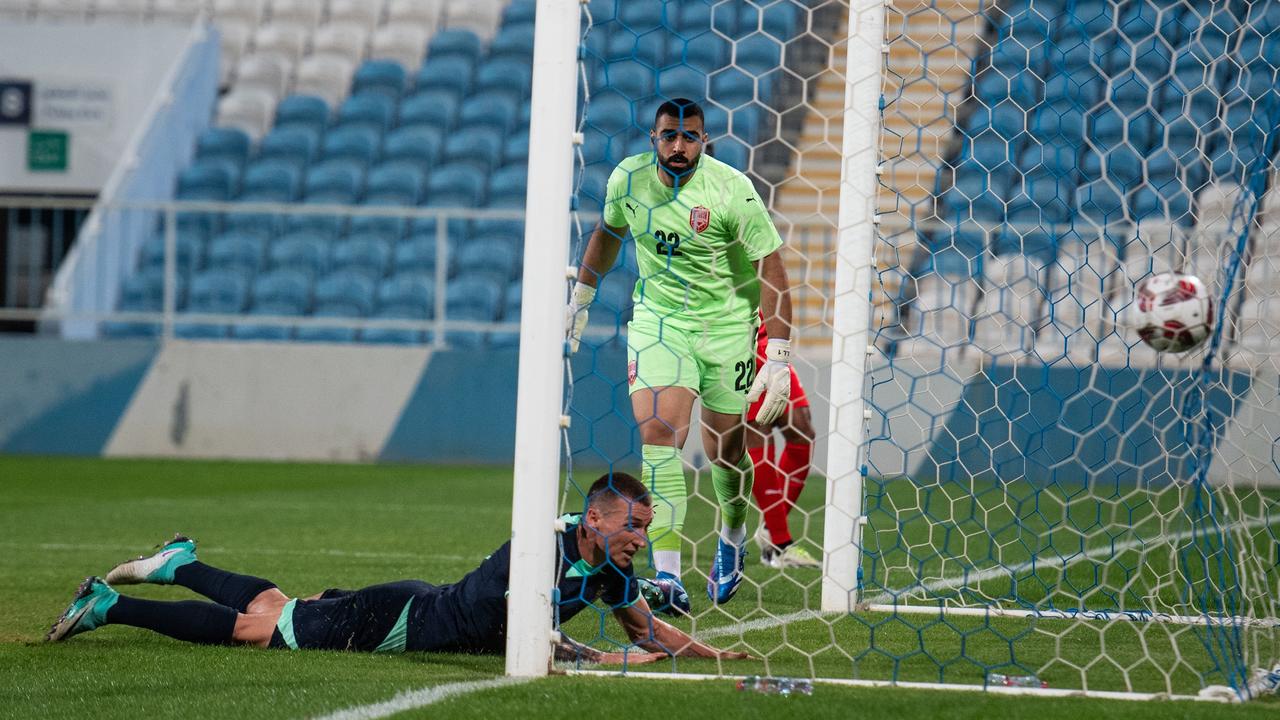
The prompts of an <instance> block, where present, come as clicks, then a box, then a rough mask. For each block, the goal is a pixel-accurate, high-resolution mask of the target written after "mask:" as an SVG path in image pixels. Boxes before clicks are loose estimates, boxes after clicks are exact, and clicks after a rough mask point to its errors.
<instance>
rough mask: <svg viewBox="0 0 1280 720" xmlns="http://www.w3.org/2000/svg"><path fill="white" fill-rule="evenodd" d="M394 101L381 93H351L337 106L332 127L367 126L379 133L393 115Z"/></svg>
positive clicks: (385, 127)
mask: <svg viewBox="0 0 1280 720" xmlns="http://www.w3.org/2000/svg"><path fill="white" fill-rule="evenodd" d="M395 110H396V103H395V101H394V100H392V99H391V98H389V97H387V96H386V95H383V94H381V93H374V92H366V93H363V94H360V95H352V96H351V97H349V98H347V99H346V100H344V101H343V102H342V105H340V106H338V112H337V114H336V115H335V116H334V120H333V122H334V127H335V128H337V129H341V128H347V127H369V128H373V129H375V130H377V132H378V133H379V134H381V133H384V132H386V131H387V128H389V127H390V126H391V120H392V118H394V117H395Z"/></svg>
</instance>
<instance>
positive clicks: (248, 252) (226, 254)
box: [205, 232, 267, 277]
mask: <svg viewBox="0 0 1280 720" xmlns="http://www.w3.org/2000/svg"><path fill="white" fill-rule="evenodd" d="M266 248H267V242H266V239H265V238H264V237H263V236H262V235H261V234H258V233H241V232H228V233H223V234H222V235H219V236H217V237H215V238H213V239H212V240H210V241H209V250H208V260H207V261H206V263H205V268H206V269H208V270H234V271H238V272H240V273H242V274H244V275H246V276H248V277H252V276H253V275H254V274H256V273H257V272H258V271H259V270H261V269H262V267H263V265H264V264H265V261H266Z"/></svg>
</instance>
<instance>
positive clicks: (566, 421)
mask: <svg viewBox="0 0 1280 720" xmlns="http://www.w3.org/2000/svg"><path fill="white" fill-rule="evenodd" d="M572 424H573V419H572V418H570V417H569V416H568V415H561V416H560V427H561V428H562V429H563V428H568V427H569V426H570V425H572Z"/></svg>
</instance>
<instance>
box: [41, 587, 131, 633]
mask: <svg viewBox="0 0 1280 720" xmlns="http://www.w3.org/2000/svg"><path fill="white" fill-rule="evenodd" d="M119 597H120V593H118V592H116V591H115V590H112V589H111V587H110V586H108V585H107V584H106V583H104V582H103V581H102V578H100V577H89V578H85V580H84V582H82V583H80V587H79V588H77V589H76V596H75V597H74V598H72V599H71V604H70V605H68V606H67V609H66V610H65V611H64V612H63V613H62V615H61V616H60V617H59V618H58V621H57V622H56V623H54V624H53V627H51V628H49V634H48V635H45V636H44V639H45V641H46V642H59V641H61V640H66V639H67V638H69V637H71V636H72V635H79V634H80V633H82V632H89V631H90V630H96V629H97V628H100V627H102V626H103V625H106V624H107V611H108V610H110V609H111V606H112V605H115V604H116V600H117V599H119Z"/></svg>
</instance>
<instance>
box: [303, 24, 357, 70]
mask: <svg viewBox="0 0 1280 720" xmlns="http://www.w3.org/2000/svg"><path fill="white" fill-rule="evenodd" d="M368 44H369V28H368V27H366V26H364V25H361V24H358V23H352V22H341V21H338V22H330V23H327V24H325V25H322V26H321V27H320V28H319V29H318V30H316V32H315V34H314V35H313V36H312V37H311V52H313V53H315V54H317V55H333V56H336V57H339V58H342V59H343V60H345V61H346V62H348V63H350V64H351V66H352V67H356V66H358V65H360V63H361V62H362V61H363V60H364V50H365V47H366V46H367V45H368Z"/></svg>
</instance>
